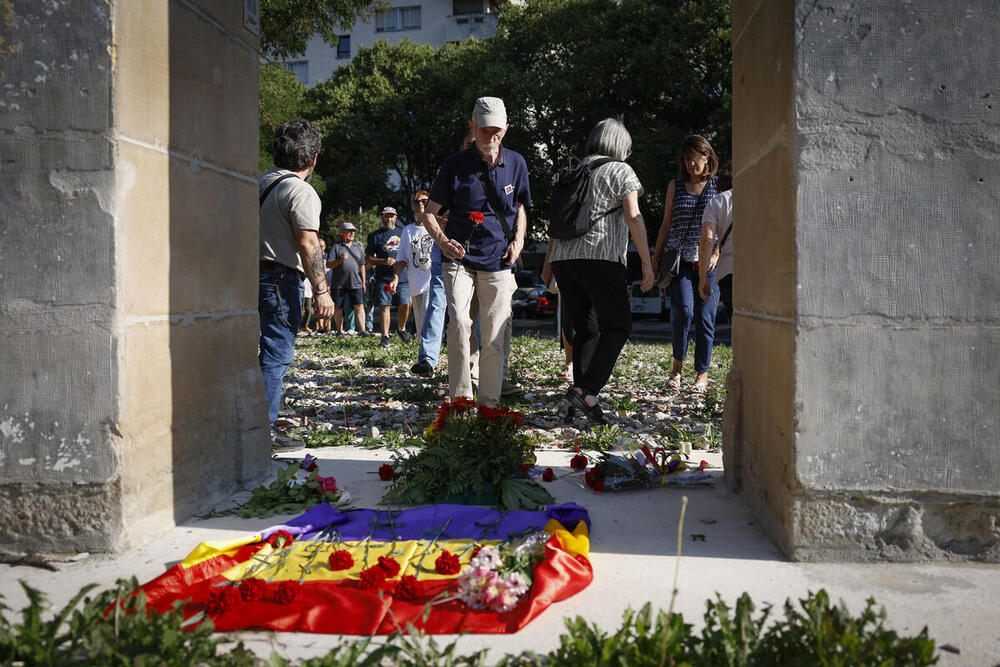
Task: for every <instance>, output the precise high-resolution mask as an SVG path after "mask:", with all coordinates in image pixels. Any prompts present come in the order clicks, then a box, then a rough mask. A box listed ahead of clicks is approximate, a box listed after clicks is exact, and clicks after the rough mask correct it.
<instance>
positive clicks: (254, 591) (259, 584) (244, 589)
mask: <svg viewBox="0 0 1000 667" xmlns="http://www.w3.org/2000/svg"><path fill="white" fill-rule="evenodd" d="M240 597H241V598H243V600H244V602H256V601H257V600H259V599H261V598H262V597H264V582H263V581H261V580H260V579H255V578H253V577H251V578H250V579H244V580H243V581H241V582H240Z"/></svg>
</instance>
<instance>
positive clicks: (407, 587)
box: [396, 574, 424, 602]
mask: <svg viewBox="0 0 1000 667" xmlns="http://www.w3.org/2000/svg"><path fill="white" fill-rule="evenodd" d="M423 595H424V585H423V584H422V583H420V582H419V581H417V578H416V577H414V576H413V575H412V574H407V575H405V576H403V578H402V579H400V580H399V584H397V585H396V597H397V598H399V599H400V600H407V601H410V602H412V601H413V600H417V599H419V598H421V597H423Z"/></svg>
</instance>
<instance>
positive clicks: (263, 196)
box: [260, 174, 298, 208]
mask: <svg viewBox="0 0 1000 667" xmlns="http://www.w3.org/2000/svg"><path fill="white" fill-rule="evenodd" d="M286 178H298V175H297V174H282V175H281V176H279V177H278V178H276V179H274V180H273V181H271V184H270V185H268V186H267V187H266V188H264V191H263V192H262V193H260V208H264V202H266V201H267V196H268V195H269V194H271V190H273V189H274V188H275V187H276V186H277V185H278V183H281V182H282V181H283V180H285V179H286Z"/></svg>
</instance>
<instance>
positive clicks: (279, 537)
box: [267, 530, 295, 549]
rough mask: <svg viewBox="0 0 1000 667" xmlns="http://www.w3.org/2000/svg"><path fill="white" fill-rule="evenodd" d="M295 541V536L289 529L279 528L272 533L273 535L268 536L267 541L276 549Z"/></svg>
mask: <svg viewBox="0 0 1000 667" xmlns="http://www.w3.org/2000/svg"><path fill="white" fill-rule="evenodd" d="M294 541H295V538H294V537H292V534H291V533H289V532H288V531H287V530H279V531H278V532H276V533H275V534H273V535H271V537H269V538H267V543H268V544H270V545H271V546H272V547H274V548H275V549H284V548H285V547H287V546H288V545H289V544H291V543H292V542H294Z"/></svg>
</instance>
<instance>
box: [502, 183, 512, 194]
mask: <svg viewBox="0 0 1000 667" xmlns="http://www.w3.org/2000/svg"><path fill="white" fill-rule="evenodd" d="M503 192H504V194H507V195H509V194H510V193H512V192H514V186H513V185H508V186H507V187H505V188H504V189H503Z"/></svg>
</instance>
